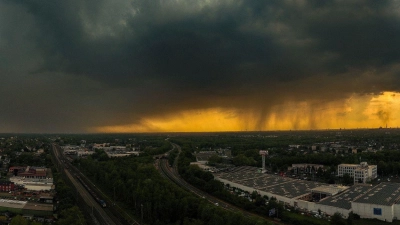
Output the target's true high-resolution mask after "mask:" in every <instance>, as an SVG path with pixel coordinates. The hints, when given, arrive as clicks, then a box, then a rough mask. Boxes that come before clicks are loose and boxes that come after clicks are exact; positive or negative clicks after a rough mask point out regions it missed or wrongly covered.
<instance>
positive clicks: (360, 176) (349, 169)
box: [338, 162, 378, 183]
mask: <svg viewBox="0 0 400 225" xmlns="http://www.w3.org/2000/svg"><path fill="white" fill-rule="evenodd" d="M377 169H378V168H377V166H376V165H368V164H367V162H361V163H360V164H340V165H338V176H339V177H343V175H345V174H346V173H347V174H349V175H350V177H352V178H354V182H358V181H360V180H361V181H362V183H366V182H367V181H370V180H373V179H375V178H377Z"/></svg>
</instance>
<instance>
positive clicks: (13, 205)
mask: <svg viewBox="0 0 400 225" xmlns="http://www.w3.org/2000/svg"><path fill="white" fill-rule="evenodd" d="M0 211H9V212H12V213H16V214H29V215H36V216H51V215H53V211H54V207H53V205H52V204H43V203H30V202H27V201H18V200H8V199H0Z"/></svg>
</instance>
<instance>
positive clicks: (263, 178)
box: [216, 167, 322, 198]
mask: <svg viewBox="0 0 400 225" xmlns="http://www.w3.org/2000/svg"><path fill="white" fill-rule="evenodd" d="M257 170H258V168H256V167H236V168H234V169H232V170H230V171H229V172H226V173H224V172H223V173H218V174H216V176H218V177H220V178H222V179H225V180H229V181H232V182H234V183H238V184H241V185H244V186H247V187H252V188H254V189H257V190H260V191H265V192H270V193H273V194H276V195H280V196H285V197H288V198H297V197H300V196H303V195H304V194H307V193H310V192H311V189H313V188H315V187H318V186H321V185H322V183H318V182H312V181H305V180H297V179H292V178H288V177H281V176H278V175H272V174H265V173H259V172H257Z"/></svg>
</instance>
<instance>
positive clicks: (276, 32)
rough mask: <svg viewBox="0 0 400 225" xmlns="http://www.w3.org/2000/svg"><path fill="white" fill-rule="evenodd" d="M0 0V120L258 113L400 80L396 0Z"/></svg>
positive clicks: (71, 123) (40, 125) (88, 121)
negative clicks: (225, 110) (213, 110)
mask: <svg viewBox="0 0 400 225" xmlns="http://www.w3.org/2000/svg"><path fill="white" fill-rule="evenodd" d="M0 6H1V7H0V10H1V14H0V15H1V20H0V50H1V51H2V52H4V53H6V54H2V56H0V57H1V61H2V62H0V65H1V68H0V71H1V74H2V75H1V76H2V77H3V78H4V81H7V82H10V84H12V85H13V86H12V87H15V88H6V87H9V86H10V85H7V84H6V83H3V84H0V86H4V89H3V90H2V93H3V95H2V96H3V97H0V103H2V104H8V105H9V106H10V107H8V108H7V109H3V110H1V111H0V116H3V117H4V118H6V119H7V120H6V121H7V122H6V121H5V122H4V124H3V127H6V130H8V129H11V130H12V129H13V127H14V130H15V131H23V130H31V131H64V130H66V131H83V130H84V129H85V128H86V127H89V126H101V125H113V124H124V123H132V122H136V121H139V120H140V118H142V117H143V116H149V115H150V116H151V115H157V114H164V113H172V112H173V111H174V110H178V111H179V110H184V109H196V108H207V107H215V106H220V107H231V108H238V109H241V108H250V109H254V110H255V111H257V113H256V114H258V115H259V121H260V123H263V120H264V119H265V115H267V114H268V113H269V109H270V106H273V105H274V104H277V103H279V102H281V101H284V100H307V99H310V98H311V99H316V100H320V101H329V100H333V99H337V98H345V97H346V96H348V95H349V94H351V93H353V92H356V93H370V92H381V91H384V90H393V91H399V90H400V87H399V86H398V85H396V84H399V83H400V82H399V71H400V69H399V65H398V62H399V58H400V49H399V46H400V44H399V42H398V40H399V39H400V26H399V24H400V23H399V22H400V21H399V20H400V8H399V6H398V3H397V2H389V1H379V2H376V1H324V2H321V1H256V0H253V1H250V0H249V1H229V0H226V1H178V0H177V1H148V0H135V1H133V0H132V1H128V0H116V1H110V0H96V1H94V0H93V1H91V0H87V1H82V0H80V1H77V0H76V1H74V0H71V1H41V0H29V1H24V0H20V1H4V0H3V1H0ZM320 79H323V80H320ZM32 80H35V82H32ZM41 81H42V82H41ZM43 81H45V82H43ZM25 90H29V91H25ZM16 102H18V103H16ZM25 111H28V112H31V114H32V116H30V117H24V115H25ZM44 121H51V123H52V125H50V124H48V123H47V124H44V123H45V122H44ZM26 126H29V127H30V128H27V127H26Z"/></svg>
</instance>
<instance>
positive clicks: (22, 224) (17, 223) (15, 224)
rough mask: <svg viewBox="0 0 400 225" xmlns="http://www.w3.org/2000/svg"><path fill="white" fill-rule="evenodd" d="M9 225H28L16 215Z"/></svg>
mask: <svg viewBox="0 0 400 225" xmlns="http://www.w3.org/2000/svg"><path fill="white" fill-rule="evenodd" d="M11 225H28V220H26V219H25V218H24V217H22V216H21V215H17V216H15V217H14V218H13V219H12V220H11Z"/></svg>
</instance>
